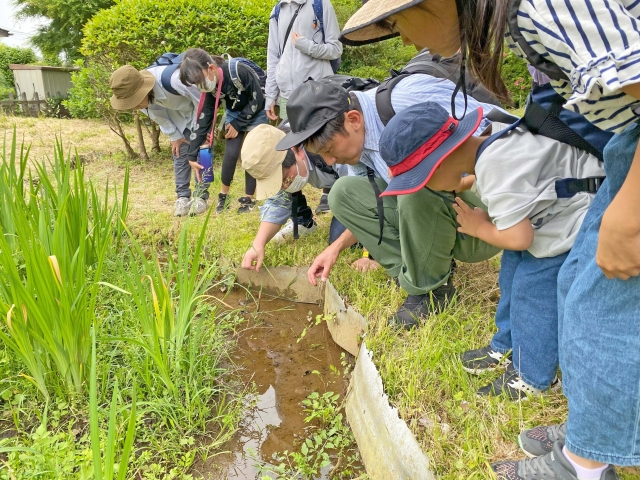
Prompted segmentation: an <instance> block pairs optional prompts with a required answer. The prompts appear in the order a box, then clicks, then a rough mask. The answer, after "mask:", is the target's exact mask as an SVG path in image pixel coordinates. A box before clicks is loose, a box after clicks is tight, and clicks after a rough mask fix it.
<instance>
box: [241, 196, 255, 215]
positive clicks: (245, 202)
mask: <svg viewBox="0 0 640 480" xmlns="http://www.w3.org/2000/svg"><path fill="white" fill-rule="evenodd" d="M238 203H239V204H240V208H238V213H249V212H250V211H251V210H253V209H254V207H255V206H256V202H255V200H251V197H240V198H239V199H238Z"/></svg>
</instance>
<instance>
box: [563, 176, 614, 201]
mask: <svg viewBox="0 0 640 480" xmlns="http://www.w3.org/2000/svg"><path fill="white" fill-rule="evenodd" d="M605 178H606V177H587V178H565V179H562V180H556V194H557V195H558V198H571V197H573V196H574V195H575V194H576V193H581V192H586V193H598V190H600V187H601V186H602V183H603V182H604V179H605Z"/></svg>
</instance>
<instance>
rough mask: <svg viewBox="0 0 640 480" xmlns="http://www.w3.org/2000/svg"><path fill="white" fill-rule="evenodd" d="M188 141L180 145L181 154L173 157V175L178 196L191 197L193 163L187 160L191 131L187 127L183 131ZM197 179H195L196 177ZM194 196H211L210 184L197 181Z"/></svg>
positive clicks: (205, 197)
mask: <svg viewBox="0 0 640 480" xmlns="http://www.w3.org/2000/svg"><path fill="white" fill-rule="evenodd" d="M183 135H184V138H185V140H187V143H183V144H182V145H180V156H178V157H176V156H174V157H173V175H174V177H175V182H176V195H177V197H178V198H181V197H186V198H191V165H189V160H187V153H188V152H189V137H190V136H191V131H190V130H189V129H188V128H187V129H185V131H184V132H183ZM194 180H195V179H194ZM194 190H195V191H194V194H193V195H194V197H201V198H202V199H203V200H207V199H208V198H209V184H208V183H200V184H198V183H197V182H196V186H195V189H194Z"/></svg>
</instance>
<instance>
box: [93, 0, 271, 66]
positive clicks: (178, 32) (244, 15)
mask: <svg viewBox="0 0 640 480" xmlns="http://www.w3.org/2000/svg"><path fill="white" fill-rule="evenodd" d="M269 13H270V7H269V6H268V5H265V3H264V2H261V1H257V0H256V1H254V0H244V1H242V2H238V1H231V0H173V1H170V2H167V1H161V0H121V1H119V2H118V3H116V4H115V5H114V6H113V7H111V8H109V9H106V10H102V11H101V12H99V13H98V14H97V15H95V16H94V17H93V18H92V19H91V20H90V21H89V22H88V23H87V24H86V26H85V29H84V35H85V38H84V40H83V43H82V49H81V53H82V54H83V55H85V56H86V57H87V58H89V59H95V58H98V57H100V58H104V59H105V60H107V59H108V60H109V61H111V62H112V63H113V66H114V67H118V66H121V65H125V64H130V65H133V66H135V67H138V68H144V67H146V66H148V65H149V64H150V63H151V62H153V60H154V59H156V58H157V57H158V56H160V55H161V54H163V53H165V52H182V51H184V50H186V49H188V48H191V47H199V48H204V49H205V50H207V51H208V52H210V53H216V54H221V53H225V52H226V53H229V54H231V55H232V56H237V57H239V56H242V57H247V58H250V59H252V60H254V61H255V62H256V63H258V64H260V65H262V66H266V54H267V49H266V45H267V37H268V34H269V27H268V22H269Z"/></svg>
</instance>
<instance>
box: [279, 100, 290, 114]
mask: <svg viewBox="0 0 640 480" xmlns="http://www.w3.org/2000/svg"><path fill="white" fill-rule="evenodd" d="M288 100H289V99H288V98H283V97H280V100H279V102H278V105H279V106H280V111H279V112H278V116H279V117H280V118H281V119H282V120H286V119H287V101H288Z"/></svg>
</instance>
